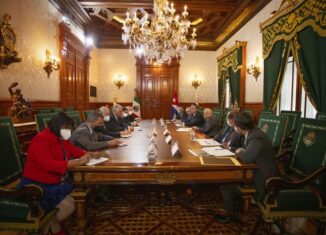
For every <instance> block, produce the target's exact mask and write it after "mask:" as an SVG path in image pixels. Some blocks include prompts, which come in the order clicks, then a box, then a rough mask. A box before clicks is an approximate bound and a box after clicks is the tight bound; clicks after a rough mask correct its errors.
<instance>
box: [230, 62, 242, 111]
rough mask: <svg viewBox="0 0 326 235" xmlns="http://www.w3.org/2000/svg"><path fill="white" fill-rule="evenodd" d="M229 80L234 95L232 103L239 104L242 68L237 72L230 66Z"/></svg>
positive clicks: (232, 95)
mask: <svg viewBox="0 0 326 235" xmlns="http://www.w3.org/2000/svg"><path fill="white" fill-rule="evenodd" d="M229 81H230V90H231V97H232V104H233V105H236V104H237V106H239V104H240V103H239V100H240V70H238V71H237V72H233V70H232V69H231V68H229Z"/></svg>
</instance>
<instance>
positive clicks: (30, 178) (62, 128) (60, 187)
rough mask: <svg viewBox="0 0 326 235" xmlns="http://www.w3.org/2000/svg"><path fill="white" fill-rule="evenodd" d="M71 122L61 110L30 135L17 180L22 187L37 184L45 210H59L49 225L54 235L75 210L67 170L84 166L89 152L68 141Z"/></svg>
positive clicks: (60, 231)
mask: <svg viewBox="0 0 326 235" xmlns="http://www.w3.org/2000/svg"><path fill="white" fill-rule="evenodd" d="M73 125H74V122H73V120H72V119H71V118H70V117H68V116H67V115H66V114H65V113H63V112H60V113H58V114H57V115H56V116H54V117H53V118H52V119H51V120H50V122H49V123H48V128H46V129H44V130H43V131H41V132H40V133H39V134H38V135H37V136H35V137H34V138H33V140H32V142H31V144H30V146H29V149H28V153H27V159H26V162H25V166H24V171H23V176H22V179H21V183H20V185H21V186H24V185H28V184H37V185H39V186H40V187H42V188H43V192H44V193H43V198H42V201H41V205H42V207H43V209H44V210H45V211H46V212H48V211H51V210H53V209H54V208H57V209H58V212H57V214H56V216H55V217H54V219H53V220H52V221H51V224H50V230H51V232H52V234H56V235H63V234H64V232H63V230H62V228H61V226H60V223H61V222H62V221H63V220H64V219H66V218H67V217H68V216H69V215H70V214H71V213H73V211H74V209H75V207H74V200H73V198H72V197H71V196H70V193H71V191H72V189H73V186H72V181H71V179H70V178H69V177H68V174H67V173H68V172H67V170H68V169H69V168H71V167H73V166H79V165H83V164H85V163H87V162H88V161H89V159H90V154H89V153H86V152H85V151H84V150H82V149H79V148H77V147H75V146H74V145H73V144H72V143H71V142H70V141H69V140H68V139H69V138H70V135H71V128H72V127H73ZM71 157H74V158H76V159H71Z"/></svg>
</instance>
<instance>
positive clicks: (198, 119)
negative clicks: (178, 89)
mask: <svg viewBox="0 0 326 235" xmlns="http://www.w3.org/2000/svg"><path fill="white" fill-rule="evenodd" d="M204 122H205V121H204V118H203V115H201V113H200V112H199V111H198V106H197V104H192V105H191V106H190V116H189V118H188V120H186V121H185V122H184V123H185V125H186V126H190V127H193V126H202V125H203V124H204Z"/></svg>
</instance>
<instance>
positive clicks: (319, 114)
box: [316, 112, 326, 120]
mask: <svg viewBox="0 0 326 235" xmlns="http://www.w3.org/2000/svg"><path fill="white" fill-rule="evenodd" d="M316 119H319V120H326V112H317V113H316Z"/></svg>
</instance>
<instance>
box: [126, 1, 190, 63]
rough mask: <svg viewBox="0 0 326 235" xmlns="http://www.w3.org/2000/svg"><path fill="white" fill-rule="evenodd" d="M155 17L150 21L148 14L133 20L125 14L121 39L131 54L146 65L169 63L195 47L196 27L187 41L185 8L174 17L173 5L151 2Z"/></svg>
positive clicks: (134, 15)
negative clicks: (133, 52)
mask: <svg viewBox="0 0 326 235" xmlns="http://www.w3.org/2000/svg"><path fill="white" fill-rule="evenodd" d="M153 10H154V15H153V16H152V17H151V19H150V20H151V21H149V19H148V18H149V17H148V15H147V14H144V15H143V16H142V18H138V17H137V11H135V12H134V13H133V17H131V16H130V15H129V12H127V18H126V19H125V20H124V22H123V27H122V30H123V33H122V40H123V42H124V44H125V45H126V44H129V49H130V52H132V50H134V51H135V54H136V55H137V56H138V57H139V58H141V57H142V56H143V57H144V59H145V62H146V64H149V63H152V62H153V61H156V62H157V63H158V64H162V63H164V62H167V63H168V64H170V63H171V60H172V58H176V59H178V58H179V57H180V58H182V57H184V56H185V53H186V51H187V50H188V48H189V47H190V46H191V47H192V49H194V48H195V47H196V39H195V37H196V28H194V29H193V32H192V34H191V38H187V34H188V32H189V29H190V25H191V23H190V21H189V20H188V19H187V16H188V11H187V6H184V11H183V12H182V14H181V15H182V16H181V17H180V16H179V15H177V14H175V12H176V10H175V8H174V5H173V3H171V4H169V2H168V1H167V0H154V9H153Z"/></svg>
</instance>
